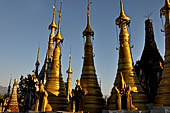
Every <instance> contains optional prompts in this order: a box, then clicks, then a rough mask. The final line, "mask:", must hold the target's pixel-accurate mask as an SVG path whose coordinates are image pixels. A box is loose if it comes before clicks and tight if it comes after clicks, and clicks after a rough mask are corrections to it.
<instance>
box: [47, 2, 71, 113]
mask: <svg viewBox="0 0 170 113" xmlns="http://www.w3.org/2000/svg"><path fill="white" fill-rule="evenodd" d="M61 4H62V2H61ZM60 24H61V9H60V11H59V23H58V32H57V34H56V36H55V38H54V39H55V43H56V46H55V49H54V52H53V60H52V65H51V69H50V75H49V77H48V79H47V83H46V90H47V92H48V102H49V104H50V105H51V107H52V109H53V111H65V110H66V107H67V105H68V101H67V97H66V92H65V90H64V82H63V78H62V74H61V48H60V46H61V42H62V41H63V38H62V36H61V34H60Z"/></svg>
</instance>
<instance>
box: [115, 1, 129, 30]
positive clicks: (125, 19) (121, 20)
mask: <svg viewBox="0 0 170 113" xmlns="http://www.w3.org/2000/svg"><path fill="white" fill-rule="evenodd" d="M120 8H121V11H120V16H119V17H118V18H117V19H116V25H118V26H119V27H120V25H121V24H122V23H124V22H126V24H127V25H129V24H130V18H129V17H127V16H126V15H125V12H124V9H123V1H122V0H120Z"/></svg>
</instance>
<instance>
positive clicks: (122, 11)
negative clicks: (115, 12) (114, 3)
mask: <svg viewBox="0 0 170 113" xmlns="http://www.w3.org/2000/svg"><path fill="white" fill-rule="evenodd" d="M120 6H121V12H120V15H121V16H126V15H125V12H124V9H123V2H122V0H120Z"/></svg>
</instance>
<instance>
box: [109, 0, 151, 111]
mask: <svg viewBox="0 0 170 113" xmlns="http://www.w3.org/2000/svg"><path fill="white" fill-rule="evenodd" d="M120 5H121V12H120V16H119V17H118V18H117V19H116V25H118V26H119V28H120V34H119V42H120V47H119V60H118V69H117V74H116V79H115V82H114V87H113V89H112V92H111V96H110V97H109V98H108V103H107V109H108V110H122V109H123V110H128V111H130V110H144V109H147V107H146V103H147V102H148V99H147V97H146V96H145V94H144V91H143V89H142V87H141V86H140V83H139V81H138V78H137V76H136V74H135V73H134V67H133V60H132V55H131V49H130V44H129V33H128V30H127V25H129V24H130V18H129V17H127V16H126V15H125V13H124V10H123V3H122V0H120Z"/></svg>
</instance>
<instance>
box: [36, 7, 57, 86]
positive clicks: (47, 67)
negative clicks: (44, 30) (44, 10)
mask: <svg viewBox="0 0 170 113" xmlns="http://www.w3.org/2000/svg"><path fill="white" fill-rule="evenodd" d="M53 9H54V12H53V20H52V24H50V25H49V29H50V30H51V33H50V36H49V40H48V48H47V53H46V58H45V61H44V65H43V67H42V69H41V71H40V73H39V75H38V77H37V78H38V79H39V81H41V80H42V81H43V83H44V84H45V83H46V79H47V78H48V76H49V74H50V68H51V64H52V58H53V51H54V37H55V30H56V29H57V26H56V24H55V6H54V5H53Z"/></svg>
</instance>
